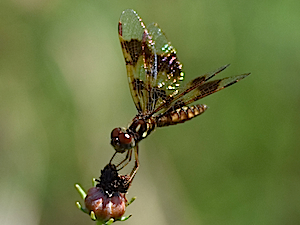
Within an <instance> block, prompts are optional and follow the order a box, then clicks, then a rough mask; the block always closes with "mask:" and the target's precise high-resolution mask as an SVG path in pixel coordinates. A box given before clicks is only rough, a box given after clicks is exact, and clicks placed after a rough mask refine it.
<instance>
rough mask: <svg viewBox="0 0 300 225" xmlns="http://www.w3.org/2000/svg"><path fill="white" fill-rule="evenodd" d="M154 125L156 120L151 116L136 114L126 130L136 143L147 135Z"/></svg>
mask: <svg viewBox="0 0 300 225" xmlns="http://www.w3.org/2000/svg"><path fill="white" fill-rule="evenodd" d="M155 127H156V121H155V119H154V118H153V117H150V118H146V117H144V116H139V115H137V116H136V117H134V119H133V120H132V123H131V124H130V125H129V128H128V131H129V132H131V133H132V134H133V135H134V138H135V141H136V143H137V142H139V141H140V140H142V139H144V138H145V137H147V136H148V135H149V134H150V133H151V132H152V131H153V130H154V129H155Z"/></svg>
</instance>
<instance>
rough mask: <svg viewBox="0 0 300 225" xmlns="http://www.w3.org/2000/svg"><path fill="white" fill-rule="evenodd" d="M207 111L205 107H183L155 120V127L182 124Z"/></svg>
mask: <svg viewBox="0 0 300 225" xmlns="http://www.w3.org/2000/svg"><path fill="white" fill-rule="evenodd" d="M206 109H207V106H206V105H193V106H183V107H181V108H179V109H176V110H174V111H171V112H166V113H164V114H162V115H160V116H158V118H157V126H158V127H164V126H169V125H175V124H177V123H184V122H185V121H187V120H190V119H192V118H194V117H196V116H199V115H201V114H202V113H204V111H205V110H206Z"/></svg>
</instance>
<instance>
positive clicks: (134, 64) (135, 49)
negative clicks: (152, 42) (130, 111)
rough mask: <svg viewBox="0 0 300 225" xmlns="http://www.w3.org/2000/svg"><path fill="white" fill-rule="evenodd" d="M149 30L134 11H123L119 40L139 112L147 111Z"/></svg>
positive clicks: (132, 93)
mask: <svg viewBox="0 0 300 225" xmlns="http://www.w3.org/2000/svg"><path fill="white" fill-rule="evenodd" d="M147 33H148V32H147V30H146V28H145V25H144V23H143V22H142V20H141V18H140V17H139V16H138V14H137V13H136V12H135V11H134V10H133V9H127V10H125V11H123V13H122V15H121V17H120V21H119V39H120V43H121V47H122V51H123V55H124V59H125V63H126V69H127V77H128V82H129V88H130V92H131V96H132V98H133V101H134V104H135V106H136V108H137V110H138V112H142V111H144V110H145V102H146V95H145V68H144V54H143V51H145V49H144V46H145V43H143V42H145V40H146V39H147V38H146V36H147Z"/></svg>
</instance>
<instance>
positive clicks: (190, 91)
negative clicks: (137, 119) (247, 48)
mask: <svg viewBox="0 0 300 225" xmlns="http://www.w3.org/2000/svg"><path fill="white" fill-rule="evenodd" d="M228 66H229V65H225V66H223V67H221V68H219V69H217V70H216V71H214V72H211V73H207V74H205V75H203V76H200V77H197V78H195V79H194V80H192V81H190V82H189V83H187V84H186V85H185V86H184V88H183V89H182V90H181V91H180V92H179V93H178V94H177V95H176V96H175V97H173V98H169V99H166V101H165V102H164V103H163V104H162V105H160V106H159V107H158V108H157V109H156V110H155V111H154V112H153V113H157V112H160V113H161V114H163V113H165V112H171V111H174V110H176V109H179V108H181V107H183V106H187V105H189V104H191V103H193V102H194V101H197V100H199V99H201V98H204V97H206V96H208V95H211V94H213V93H215V92H217V91H220V90H222V89H224V88H226V87H229V86H230V85H232V84H234V83H236V82H238V81H240V80H241V79H243V78H245V77H247V76H248V75H250V73H246V74H242V75H237V76H232V77H226V78H223V79H218V80H213V81H208V80H209V79H210V78H212V77H213V76H215V75H216V74H218V73H219V72H221V71H223V70H224V69H226V68H227V67H228Z"/></svg>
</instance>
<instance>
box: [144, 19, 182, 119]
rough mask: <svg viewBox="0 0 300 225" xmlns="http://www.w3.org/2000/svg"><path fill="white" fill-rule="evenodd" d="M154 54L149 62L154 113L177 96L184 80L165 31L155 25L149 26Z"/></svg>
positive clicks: (150, 104)
mask: <svg viewBox="0 0 300 225" xmlns="http://www.w3.org/2000/svg"><path fill="white" fill-rule="evenodd" d="M147 30H148V32H149V43H151V47H149V49H151V51H152V54H151V57H149V58H150V60H149V62H150V63H149V67H150V68H151V70H150V71H149V72H150V75H149V76H147V85H148V87H150V88H149V90H150V93H149V97H150V99H148V107H147V108H148V111H149V113H152V112H153V111H154V110H155V109H156V108H157V107H158V106H159V105H161V104H162V103H163V102H164V101H165V100H166V99H168V98H170V96H171V97H173V96H175V95H176V94H177V93H178V88H179V86H180V83H181V81H183V80H184V72H183V71H182V64H181V63H180V62H179V60H178V58H177V55H176V50H175V48H174V47H173V46H172V45H171V43H170V42H169V41H168V40H167V38H166V36H165V34H164V33H163V31H162V30H161V29H160V28H159V26H158V25H157V24H155V23H152V24H150V25H149V26H147Z"/></svg>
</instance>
